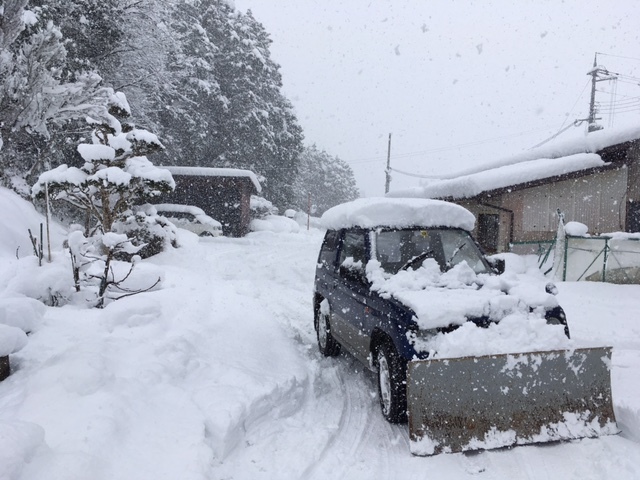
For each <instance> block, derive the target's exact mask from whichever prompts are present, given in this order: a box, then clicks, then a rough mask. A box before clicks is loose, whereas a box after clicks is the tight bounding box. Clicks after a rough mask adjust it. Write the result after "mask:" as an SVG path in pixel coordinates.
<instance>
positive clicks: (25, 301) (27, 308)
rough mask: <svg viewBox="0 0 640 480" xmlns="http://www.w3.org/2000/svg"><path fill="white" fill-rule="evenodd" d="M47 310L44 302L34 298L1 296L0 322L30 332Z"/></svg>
mask: <svg viewBox="0 0 640 480" xmlns="http://www.w3.org/2000/svg"><path fill="white" fill-rule="evenodd" d="M45 310H46V307H45V306H44V305H43V304H42V302H39V301H38V300H34V299H33V298H28V297H21V298H20V297H13V298H0V324H3V325H8V326H10V327H17V328H19V329H21V330H22V331H23V332H25V333H29V332H32V331H34V330H35V329H36V328H37V327H38V325H39V324H40V323H41V322H42V317H43V316H44V313H45Z"/></svg>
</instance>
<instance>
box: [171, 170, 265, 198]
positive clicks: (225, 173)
mask: <svg viewBox="0 0 640 480" xmlns="http://www.w3.org/2000/svg"><path fill="white" fill-rule="evenodd" d="M162 168H166V169H167V170H169V171H170V172H171V174H172V175H194V176H196V175H199V176H203V177H247V178H249V179H250V180H251V182H252V183H253V185H254V187H256V191H257V192H261V191H262V186H261V185H260V182H259V181H258V177H256V174H255V173H253V172H252V171H251V170H242V169H239V168H210V167H181V166H167V167H165V166H163V167H162Z"/></svg>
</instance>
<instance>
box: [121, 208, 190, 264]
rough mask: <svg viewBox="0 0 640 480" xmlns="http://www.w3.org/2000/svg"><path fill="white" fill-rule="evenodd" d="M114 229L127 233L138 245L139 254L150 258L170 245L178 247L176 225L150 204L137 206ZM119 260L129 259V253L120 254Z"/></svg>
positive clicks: (134, 243) (132, 241) (135, 244)
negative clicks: (159, 213) (160, 214)
mask: <svg viewBox="0 0 640 480" xmlns="http://www.w3.org/2000/svg"><path fill="white" fill-rule="evenodd" d="M112 230H113V231H114V232H116V233H122V234H125V235H127V237H128V238H129V239H130V240H131V243H132V244H133V245H134V246H136V247H138V248H139V250H138V251H137V254H138V255H139V256H140V257H141V258H148V257H151V256H153V255H157V254H158V253H160V252H162V251H164V250H165V249H166V248H169V247H177V246H178V243H177V231H176V227H175V226H174V225H173V224H172V223H171V222H169V221H167V219H166V218H164V217H161V216H159V215H158V213H157V211H156V209H155V208H154V207H153V206H152V205H149V204H145V205H141V206H135V207H133V208H132V210H131V211H129V212H128V215H127V216H126V217H125V218H124V219H123V220H118V221H117V222H115V223H114V224H113V227H112ZM116 258H117V259H118V260H128V259H129V258H130V256H129V254H120V255H118V256H117V257H116Z"/></svg>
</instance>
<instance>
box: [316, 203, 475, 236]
mask: <svg viewBox="0 0 640 480" xmlns="http://www.w3.org/2000/svg"><path fill="white" fill-rule="evenodd" d="M321 223H322V226H323V227H325V228H329V229H336V230H337V229H339V228H351V227H363V228H373V227H394V228H401V227H411V226H422V227H453V228H462V229H464V230H473V225H474V224H475V217H474V216H473V214H472V213H471V212H469V210H467V209H466V208H463V207H461V206H459V205H456V204H453V203H449V202H444V201H441V200H429V199H423V198H382V197H381V198H377V197H376V198H359V199H358V200H354V201H353V202H348V203H343V204H341V205H337V206H335V207H333V208H330V209H329V210H327V211H326V212H325V213H324V215H322V218H321Z"/></svg>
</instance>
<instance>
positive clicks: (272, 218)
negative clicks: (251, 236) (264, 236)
mask: <svg viewBox="0 0 640 480" xmlns="http://www.w3.org/2000/svg"><path fill="white" fill-rule="evenodd" d="M250 228H251V231H252V232H279V233H298V232H299V231H300V225H298V222H296V221H295V220H292V219H290V218H287V217H283V216H280V215H267V216H266V217H263V218H254V219H253V220H251V225H250Z"/></svg>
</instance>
